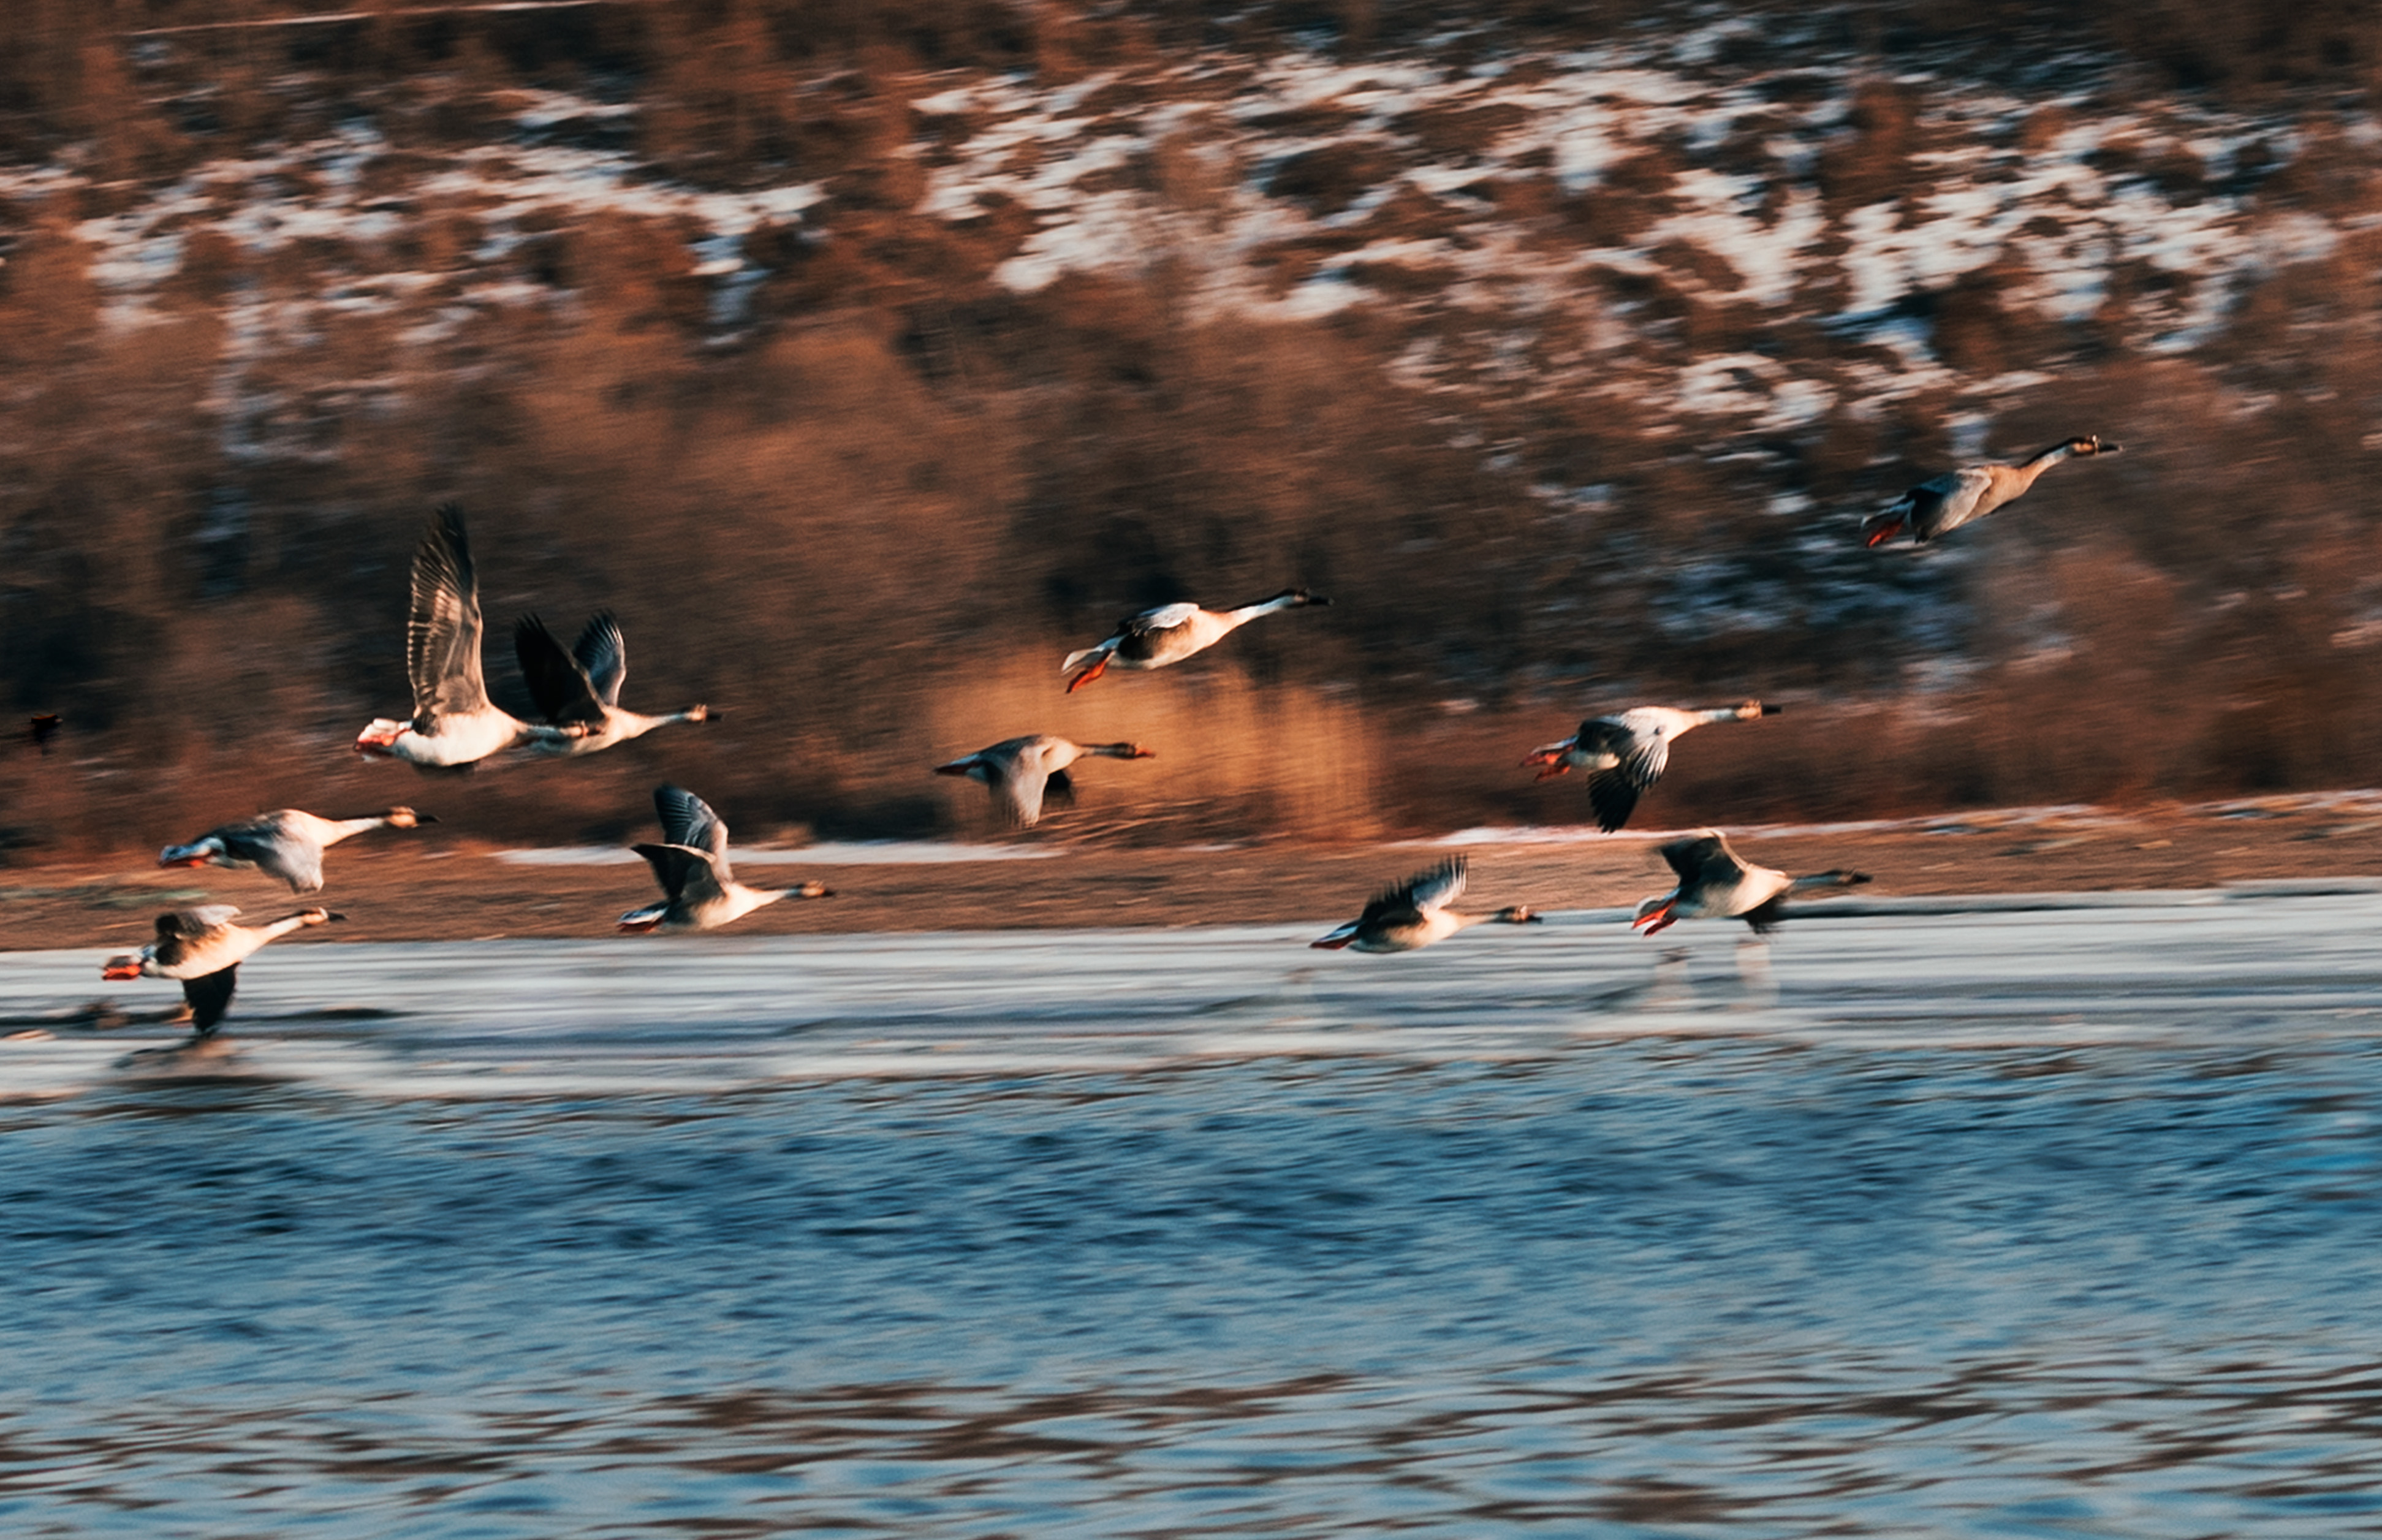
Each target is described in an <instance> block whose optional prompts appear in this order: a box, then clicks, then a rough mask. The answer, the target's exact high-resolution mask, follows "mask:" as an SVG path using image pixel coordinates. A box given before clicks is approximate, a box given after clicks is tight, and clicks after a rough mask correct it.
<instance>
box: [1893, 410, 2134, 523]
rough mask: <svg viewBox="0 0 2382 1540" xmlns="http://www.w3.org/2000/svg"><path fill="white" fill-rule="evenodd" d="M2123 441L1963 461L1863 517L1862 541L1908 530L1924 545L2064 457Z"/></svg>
mask: <svg viewBox="0 0 2382 1540" xmlns="http://www.w3.org/2000/svg"><path fill="white" fill-rule="evenodd" d="M2124 448H2125V446H2124V445H2122V444H2104V443H2103V442H2101V440H2099V439H2098V438H2094V437H2081V438H2063V439H2061V440H2060V441H2059V442H2058V443H2057V444H2054V445H2052V446H2051V447H2050V448H2049V449H2047V450H2044V451H2043V452H2041V453H2040V454H2037V455H2034V456H2032V458H2030V459H2027V460H2022V461H2020V462H2018V463H2017V464H2015V465H1997V464H1992V463H1987V464H1983V465H1963V466H1962V467H1960V468H1959V469H1958V470H1957V471H1946V472H1945V473H1944V474H1942V475H1940V476H1937V477H1935V478H1934V479H1933V480H1931V481H1922V482H1921V483H1920V484H1919V485H1918V486H1916V487H1912V488H1911V489H1910V490H1909V491H1908V492H1905V493H1903V494H1902V496H1901V497H1899V498H1897V499H1895V500H1894V502H1893V503H1891V504H1890V505H1888V506H1887V507H1885V508H1884V509H1882V510H1880V511H1877V512H1875V513H1872V514H1871V515H1870V516H1869V517H1868V518H1866V519H1863V520H1862V521H1861V543H1862V544H1863V545H1868V546H1880V545H1884V544H1885V542H1886V541H1888V540H1891V539H1893V538H1894V537H1895V536H1897V535H1899V534H1901V533H1902V532H1903V531H1904V530H1906V529H1907V530H1909V532H1910V538H1911V541H1912V543H1913V544H1916V545H1924V544H1926V543H1927V542H1928V541H1930V540H1934V539H1936V538H1938V537H1939V536H1945V535H1948V534H1950V533H1951V532H1952V531H1953V530H1956V529H1958V528H1959V527H1960V526H1961V525H1962V524H1969V523H1971V522H1972V521H1974V520H1977V519H1982V518H1983V517H1984V516H1985V515H1986V514H1988V513H1990V512H1992V511H1994V510H1995V509H1996V508H1999V507H2001V506H2002V504H2004V503H2006V502H2009V501H2011V500H2012V499H2016V498H2018V497H2019V496H2020V495H2021V494H2023V493H2024V492H2025V491H2026V489H2027V488H2028V487H2032V486H2033V485H2034V478H2035V477H2037V476H2039V475H2041V474H2043V473H2044V472H2045V471H2047V470H2049V469H2051V468H2052V467H2053V466H2054V465H2057V464H2058V463H2059V462H2061V461H2063V460H2075V459H2081V458H2082V457H2084V456H2086V455H2094V454H2118V453H2120V452H2122V451H2123V450H2124Z"/></svg>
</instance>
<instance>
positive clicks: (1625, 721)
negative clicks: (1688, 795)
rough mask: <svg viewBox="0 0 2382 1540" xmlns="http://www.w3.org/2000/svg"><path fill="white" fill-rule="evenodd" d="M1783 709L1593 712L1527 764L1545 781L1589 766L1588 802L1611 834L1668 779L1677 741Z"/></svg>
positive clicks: (1752, 705) (1747, 706)
mask: <svg viewBox="0 0 2382 1540" xmlns="http://www.w3.org/2000/svg"><path fill="white" fill-rule="evenodd" d="M1779 709H1780V708H1778V707H1775V706H1764V705H1763V704H1762V702H1760V701H1758V700H1749V701H1746V702H1744V703H1743V704H1742V705H1737V706H1716V707H1713V708H1710V709H1708V710H1682V709H1681V708H1677V707H1675V706H1633V707H1631V708H1629V709H1628V710H1627V711H1616V712H1615V713H1614V714H1613V715H1612V716H1609V717H1590V719H1589V720H1588V721H1584V722H1582V723H1580V724H1579V731H1578V732H1577V733H1573V734H1572V735H1571V736H1570V737H1568V738H1565V739H1564V740H1563V741H1562V742H1561V743H1553V744H1549V745H1546V746H1545V747H1544V748H1538V749H1532V750H1531V751H1530V756H1529V758H1527V759H1524V760H1523V761H1522V763H1523V764H1525V765H1539V766H1542V767H1544V768H1543V769H1541V770H1540V771H1539V779H1540V780H1541V781H1544V780H1547V779H1548V778H1549V777H1551V776H1557V775H1562V774H1564V773H1565V772H1566V771H1568V770H1573V769H1574V768H1578V769H1580V770H1586V771H1588V772H1589V775H1588V805H1589V807H1590V808H1591V809H1593V810H1594V812H1595V814H1596V826H1597V827H1598V828H1599V829H1602V830H1603V831H1604V832H1606V833H1608V834H1610V833H1612V832H1614V831H1615V830H1616V829H1618V828H1620V827H1621V826H1622V825H1623V824H1625V823H1627V822H1628V821H1629V814H1630V811H1631V810H1632V809H1633V808H1635V807H1637V806H1638V799H1639V797H1640V796H1642V795H1645V793H1646V791H1647V789H1648V788H1649V787H1651V786H1652V785H1653V784H1654V782H1657V781H1660V780H1661V779H1662V778H1663V770H1664V767H1665V766H1667V765H1668V764H1669V763H1670V762H1671V744H1672V742H1673V740H1675V739H1676V738H1677V737H1679V736H1680V735H1681V734H1682V733H1690V732H1693V731H1694V730H1695V729H1697V728H1699V727H1701V726H1702V725H1703V724H1704V723H1706V722H1708V721H1755V720H1756V719H1758V718H1761V717H1774V716H1776V715H1778V712H1779Z"/></svg>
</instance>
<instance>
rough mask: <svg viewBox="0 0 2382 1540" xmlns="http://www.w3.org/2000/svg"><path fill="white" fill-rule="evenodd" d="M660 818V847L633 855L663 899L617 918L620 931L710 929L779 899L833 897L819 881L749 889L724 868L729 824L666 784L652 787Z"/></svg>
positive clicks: (642, 849) (645, 846)
mask: <svg viewBox="0 0 2382 1540" xmlns="http://www.w3.org/2000/svg"><path fill="white" fill-rule="evenodd" d="M654 810H655V811H656V812H657V813H658V814H660V815H661V820H662V839H663V840H664V841H665V842H666V843H664V844H641V845H638V846H637V847H636V852H637V854H638V855H640V856H644V857H645V863H646V864H647V865H648V866H650V867H652V868H653V869H654V881H657V882H659V883H660V884H661V886H662V893H663V895H664V896H663V899H662V902H660V903H659V904H648V905H646V906H645V907H644V908H642V909H632V910H630V911H629V912H628V913H627V914H625V915H622V916H621V917H620V929H621V930H717V929H718V928H719V927H720V926H722V925H726V924H728V923H729V922H731V920H737V919H742V918H744V917H745V916H746V915H749V914H751V913H752V912H753V911H754V910H755V909H757V908H760V907H761V906H763V905H765V904H775V903H777V902H778V901H779V900H780V899H781V898H833V897H834V896H835V893H834V891H833V890H832V889H830V888H829V887H828V886H827V885H826V884H825V883H822V882H816V881H814V882H804V883H803V884H802V885H801V886H800V887H795V888H748V887H746V886H745V885H744V884H743V883H742V882H739V881H736V874H735V873H734V872H733V871H732V870H731V869H729V865H728V825H727V824H725V823H723V822H721V821H720V818H719V815H718V813H715V812H713V811H712V810H711V806H710V804H708V803H706V802H705V801H704V800H703V798H701V797H699V796H697V795H694V793H693V792H690V791H688V790H687V789H686V788H684V787H683V786H673V785H670V784H669V783H668V782H664V783H663V784H661V785H659V786H657V787H656V788H654Z"/></svg>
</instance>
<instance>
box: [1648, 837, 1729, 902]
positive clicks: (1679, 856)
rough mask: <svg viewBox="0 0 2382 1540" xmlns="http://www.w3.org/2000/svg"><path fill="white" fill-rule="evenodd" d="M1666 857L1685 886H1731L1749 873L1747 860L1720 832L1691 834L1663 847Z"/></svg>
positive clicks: (1664, 857) (1681, 883)
mask: <svg viewBox="0 0 2382 1540" xmlns="http://www.w3.org/2000/svg"><path fill="white" fill-rule="evenodd" d="M1663 859H1664V860H1665V861H1668V862H1670V863H1671V869H1672V870H1673V871H1675V872H1677V873H1678V874H1679V885H1680V886H1681V887H1683V888H1688V887H1699V886H1704V885H1713V886H1723V887H1725V886H1727V885H1728V884H1730V883H1733V882H1735V881H1737V880H1738V879H1739V878H1741V877H1743V876H1744V875H1745V863H1744V862H1743V861H1740V860H1738V859H1737V852H1736V851H1734V850H1731V849H1730V848H1729V847H1728V842H1727V841H1726V840H1725V839H1723V838H1722V837H1721V836H1720V835H1718V834H1716V833H1704V834H1691V835H1689V836H1688V838H1686V839H1683V840H1673V841H1671V842H1670V843H1669V844H1665V845H1664V846H1663Z"/></svg>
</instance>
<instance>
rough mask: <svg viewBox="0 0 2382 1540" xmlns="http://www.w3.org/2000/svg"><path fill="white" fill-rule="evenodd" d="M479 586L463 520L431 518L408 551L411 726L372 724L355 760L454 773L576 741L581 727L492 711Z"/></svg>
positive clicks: (443, 515) (451, 514)
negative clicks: (519, 751) (514, 752)
mask: <svg viewBox="0 0 2382 1540" xmlns="http://www.w3.org/2000/svg"><path fill="white" fill-rule="evenodd" d="M480 629H481V628H480V585H479V578H478V576H477V574H476V573H474V572H473V568H472V544H471V540H470V538H469V537H468V536H466V535H465V534H464V532H463V512H462V510H460V509H459V508H457V507H456V506H455V505H454V504H453V503H448V504H446V505H444V506H443V507H441V508H440V509H439V510H438V511H437V512H436V514H435V515H433V516H432V518H431V521H430V529H429V532H428V533H427V534H425V535H424V536H423V537H422V543H421V544H420V545H418V546H416V547H415V548H414V550H413V610H412V614H411V618H410V620H409V621H408V622H407V625H406V634H405V672H406V677H407V678H408V679H409V680H411V683H412V685H413V716H412V718H411V720H410V721H390V720H389V719H388V718H387V717H379V718H375V719H374V721H373V722H372V724H371V725H370V726H368V727H366V728H365V729H364V730H363V732H362V733H360V734H358V736H357V738H356V752H357V753H359V754H362V755H365V756H367V757H374V758H389V759H402V760H404V761H405V762H406V763H408V764H410V765H412V766H413V767H415V768H416V769H418V770H457V769H462V768H465V767H468V766H470V765H473V764H476V763H478V762H479V761H480V760H482V759H485V758H487V757H488V756H489V755H491V754H496V753H498V752H500V751H502V750H504V749H508V748H510V747H512V746H513V745H516V744H522V743H529V744H538V745H547V746H551V745H556V744H559V743H560V742H562V741H564V740H566V739H570V738H576V737H581V736H583V735H584V734H585V733H586V731H587V729H586V727H585V726H584V724H581V723H573V724H571V726H569V727H546V726H537V725H533V724H532V723H529V722H525V721H522V720H520V719H519V718H517V717H515V716H513V715H511V714H510V713H509V712H506V711H502V710H499V709H497V707H495V706H494V705H491V704H490V703H489V700H488V687H487V683H486V679H485V675H484V674H483V673H482V672H481V664H480Z"/></svg>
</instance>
